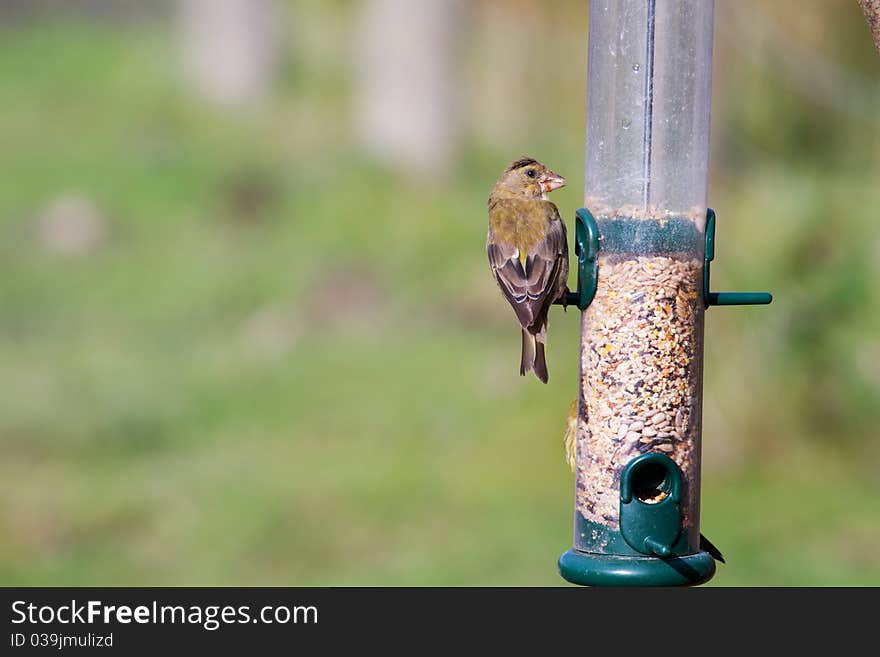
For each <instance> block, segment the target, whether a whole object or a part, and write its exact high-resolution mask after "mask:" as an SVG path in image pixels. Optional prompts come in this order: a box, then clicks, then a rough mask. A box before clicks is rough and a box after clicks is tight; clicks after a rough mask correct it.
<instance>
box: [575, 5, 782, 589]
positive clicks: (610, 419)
mask: <svg viewBox="0 0 880 657" xmlns="http://www.w3.org/2000/svg"><path fill="white" fill-rule="evenodd" d="M712 19H713V2H712V0H647V1H646V0H594V2H591V3H590V41H589V74H588V77H589V79H588V96H587V100H588V105H587V138H586V178H585V201H584V205H585V207H584V208H581V209H580V210H578V211H577V216H576V225H575V228H576V230H575V242H576V253H577V256H578V265H577V271H578V289H577V292H574V293H571V294H570V295H569V298H568V299H567V302H568V303H570V304H574V305H577V306H578V307H579V308H580V309H581V310H582V313H581V350H580V392H579V399H578V419H577V434H576V435H577V438H576V442H577V448H576V449H577V454H576V464H577V467H576V492H575V514H574V516H575V523H574V524H575V526H574V546H573V549H571V550H569V551H568V552H566V553H565V554H563V555H562V557H561V558H560V560H559V569H560V572H561V574H562V576H563V577H564V578H565V579H567V580H568V581H570V582H573V583H576V584H589V585H605V584H610V585H640V586H643V585H689V584H699V583H701V582H705V581H707V580H708V579H709V578H711V577H712V575H713V574H714V572H715V562H714V559H713V557H712V556H711V555H710V554H709V553H707V552H706V551H704V550H703V549H701V541H700V445H701V409H702V380H703V319H704V313H705V310H706V308H707V307H709V306H713V305H743V304H764V303H770V301H771V297H770V295H769V294H767V293H712V292H709V263H710V262H711V260H712V259H713V257H714V231H715V216H714V213H713V212H712V210H709V209H707V207H706V186H707V166H708V158H709V106H710V92H711V71H712Z"/></svg>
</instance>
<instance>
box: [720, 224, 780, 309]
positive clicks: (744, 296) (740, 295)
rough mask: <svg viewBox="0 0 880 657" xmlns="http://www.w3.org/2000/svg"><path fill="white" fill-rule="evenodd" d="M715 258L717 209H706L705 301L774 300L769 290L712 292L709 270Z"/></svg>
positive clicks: (750, 302)
mask: <svg viewBox="0 0 880 657" xmlns="http://www.w3.org/2000/svg"><path fill="white" fill-rule="evenodd" d="M714 259H715V211H714V210H713V209H712V208H709V209H708V210H707V211H706V259H705V260H704V262H703V303H704V304H705V305H706V307H707V308H708V307H709V306H751V305H765V304H768V303H770V302H771V301H773V295H772V294H770V293H769V292H710V291H709V290H710V289H711V288H710V287H709V270H710V264H709V263H711V262H712V260H714Z"/></svg>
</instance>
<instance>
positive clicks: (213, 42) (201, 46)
mask: <svg viewBox="0 0 880 657" xmlns="http://www.w3.org/2000/svg"><path fill="white" fill-rule="evenodd" d="M180 3H181V6H180V13H179V15H180V23H181V38H182V41H183V43H182V50H183V65H184V69H185V71H186V75H187V78H188V81H189V83H190V84H191V85H192V88H193V90H194V91H195V92H196V93H197V94H199V95H201V96H203V97H204V98H206V99H208V100H210V101H213V102H217V103H222V104H229V105H235V104H240V103H243V102H248V101H252V100H259V99H260V98H264V97H265V96H267V95H268V94H269V93H271V91H272V87H273V85H274V82H275V77H276V69H277V63H278V57H277V54H278V53H277V51H278V37H279V34H278V30H277V18H278V16H277V7H276V6H275V2H274V0H180Z"/></svg>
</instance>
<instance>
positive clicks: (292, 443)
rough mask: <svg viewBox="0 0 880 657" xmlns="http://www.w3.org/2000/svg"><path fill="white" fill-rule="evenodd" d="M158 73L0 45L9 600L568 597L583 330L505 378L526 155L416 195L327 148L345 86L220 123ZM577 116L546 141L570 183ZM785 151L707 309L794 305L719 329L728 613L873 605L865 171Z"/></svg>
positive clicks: (29, 37) (339, 146)
mask: <svg viewBox="0 0 880 657" xmlns="http://www.w3.org/2000/svg"><path fill="white" fill-rule="evenodd" d="M171 51H172V49H171V48H170V47H169V42H168V36H167V35H166V34H164V33H163V32H161V31H158V30H155V29H152V28H150V29H147V28H126V29H125V30H114V31H111V30H108V29H106V28H102V27H100V26H89V25H86V24H79V23H63V24H51V23H50V24H34V25H18V26H16V27H15V29H10V28H7V29H5V30H3V32H2V34H0V107H3V121H2V122H0V146H2V157H3V162H4V165H5V166H4V170H5V173H6V181H5V184H2V185H0V275H2V282H0V367H2V369H3V371H4V372H5V373H6V384H5V385H4V387H3V392H4V394H3V395H2V396H0V441H2V442H0V449H2V453H3V458H2V461H0V504H2V506H0V535H2V538H0V583H2V584H4V585H38V584H40V585H50V584H56V585H68V584H69V585H126V584H132V585H146V584H152V585H162V584H166V585H222V584H230V585H261V584H263V585H385V584H389V585H418V584H440V585H446V584H457V585H477V584H492V585H543V584H549V585H554V584H561V583H562V582H561V580H560V579H559V577H558V575H557V574H556V568H555V561H556V559H557V557H558V555H559V554H560V553H561V552H562V551H563V550H565V549H566V548H567V547H568V546H569V545H570V543H571V524H572V522H571V521H572V517H571V516H572V493H573V483H572V480H571V476H570V474H569V472H568V470H567V467H566V465H565V463H564V461H563V456H562V445H561V442H562V429H563V425H564V417H565V413H566V411H567V408H568V402H569V401H570V399H571V397H572V396H573V393H574V391H575V389H576V380H577V371H576V367H577V365H576V356H575V354H576V350H577V346H576V345H577V339H578V337H577V315H576V314H573V313H572V312H569V313H567V315H565V314H563V313H562V312H561V311H560V312H558V313H556V314H555V315H554V317H553V318H552V321H551V327H552V331H551V333H552V339H551V345H550V352H549V357H550V369H551V383H550V384H549V385H548V386H546V387H543V386H539V385H537V384H535V383H534V382H533V381H531V380H526V379H520V378H519V377H518V376H517V375H516V366H517V354H518V344H519V336H518V333H517V331H516V330H515V329H514V328H513V324H512V323H511V322H512V317H509V316H508V315H509V311H508V309H506V308H505V307H504V304H503V302H502V301H501V300H500V299H499V298H498V296H497V292H496V290H495V289H494V287H493V283H492V281H491V280H490V277H489V275H488V273H487V271H486V265H485V261H484V260H485V258H484V253H483V246H482V245H483V240H484V238H485V218H484V217H485V197H486V194H487V190H488V188H489V187H490V185H491V182H492V181H493V180H494V177H495V173H496V169H497V168H498V167H499V166H500V165H499V163H504V162H506V161H507V159H509V158H510V157H511V153H509V152H507V151H504V152H501V149H499V148H496V149H495V150H493V149H492V148H490V147H485V146H480V147H476V146H472V147H470V149H469V150H468V151H467V152H466V156H465V157H464V158H463V162H462V165H461V167H459V168H458V169H457V170H456V171H455V172H454V173H453V174H452V178H451V179H450V180H437V181H414V180H412V179H411V178H409V177H406V176H399V175H397V174H394V173H393V172H391V171H388V170H385V169H383V168H381V167H379V166H378V165H376V164H373V163H371V162H369V161H367V160H365V159H364V158H363V157H362V156H360V155H359V154H358V152H357V151H356V150H355V149H354V147H353V146H351V144H350V143H349V140H348V139H347V137H346V136H345V135H344V134H343V135H342V136H340V135H339V128H338V125H337V124H336V122H339V121H341V120H342V119H343V117H344V113H343V111H342V110H341V109H340V107H341V105H342V97H341V96H342V94H341V93H340V92H339V91H338V86H339V85H338V80H336V78H334V76H333V75H330V76H329V79H330V80H331V82H332V81H334V80H335V82H332V84H331V86H330V88H329V89H328V88H325V86H324V85H325V84H327V83H326V82H321V80H326V79H328V78H327V77H326V76H318V75H315V74H314V73H311V74H309V73H308V71H303V70H299V69H297V70H295V71H294V73H293V74H292V75H295V76H299V78H298V79H299V83H300V86H299V87H298V88H299V89H300V90H302V93H300V94H288V95H285V96H283V97H282V98H281V99H280V100H279V101H278V102H276V103H274V104H272V105H271V106H268V107H264V108H261V109H258V110H254V112H253V113H252V114H250V115H245V116H234V117H233V116H229V115H226V114H224V113H222V112H219V111H217V110H213V109H211V108H209V107H205V106H202V105H200V104H198V103H196V102H194V101H191V100H187V99H186V98H185V97H183V96H181V95H180V94H179V93H178V91H177V84H176V80H175V79H174V76H173V74H172V73H171V71H172V70H173V68H174V66H173V62H172V61H171V59H170V58H171V55H169V52H171ZM309 75H311V76H312V77H309ZM756 84H757V83H756ZM750 93H752V94H755V95H758V96H761V97H764V96H767V95H768V94H771V93H772V92H770V91H768V90H767V89H766V88H764V87H761V86H760V85H759V84H757V86H756V87H755V88H753V89H752V90H751V92H750ZM748 100H749V99H748V98H747V99H745V100H744V101H743V102H748ZM766 102H767V103H768V104H769V106H771V107H775V105H773V102H772V99H771V100H769V101H766ZM316 108H320V110H318V109H316ZM579 111H580V110H579V108H578V106H575V107H574V108H573V109H572V110H571V113H570V114H566V115H565V117H564V121H567V123H564V124H563V125H556V126H555V127H554V130H555V131H556V132H554V133H552V134H550V135H549V136H546V137H544V138H542V139H538V140H535V141H534V142H533V143H535V144H536V145H538V146H540V147H542V148H543V149H544V151H545V152H547V156H546V159H547V161H550V162H553V163H554V167H555V168H557V169H558V170H560V171H565V172H567V171H570V172H572V173H571V174H569V175H570V176H571V177H572V178H573V179H576V178H577V174H576V173H575V172H578V171H582V164H581V163H580V158H581V155H582V154H581V152H580V146H579V144H580V142H581V139H582V130H583V127H582V118H581V119H578V112H579ZM768 111H770V110H768ZM729 116H732V117H733V118H732V119H731V123H732V124H733V128H730V129H733V130H736V129H737V127H743V126H745V128H748V124H747V121H751V120H753V119H752V118H748V119H743V118H741V117H740V115H737V114H736V113H735V112H734V111H731V113H730V115H729ZM579 120H580V121H581V124H579V123H578V121H579ZM738 121H740V122H746V123H737V122H738ZM293 125H296V126H300V127H302V126H306V127H307V128H314V130H310V129H301V130H298V131H293V130H292V128H291V126H293ZM844 129H845V128H841V130H844ZM870 130H871V131H872V132H871V134H872V135H874V138H875V139H876V134H877V126H876V125H872V126H871V128H870ZM306 133H307V135H308V136H305V137H304V136H303V135H304V134H306ZM560 133H561V134H568V135H574V136H575V137H576V139H575V142H576V143H575V146H574V147H572V144H571V143H566V142H565V140H563V139H560V138H559V136H558V135H559V134H560ZM744 134H746V135H747V137H748V130H747V129H745V130H744ZM794 138H796V137H793V139H794ZM780 139H783V137H780ZM758 141H760V135H755V142H758ZM875 143H876V142H875ZM741 147H742V148H744V149H747V148H748V144H742V145H741ZM776 148H779V149H780V152H779V153H773V154H771V157H769V158H767V159H766V160H765V164H764V165H763V166H761V165H758V166H756V167H754V168H753V169H751V170H747V171H743V170H738V169H735V168H733V167H727V168H725V167H721V168H720V169H719V170H718V171H716V172H715V177H714V178H713V183H712V191H713V201H712V202H713V203H714V204H715V207H716V209H717V210H718V211H719V242H718V257H717V260H716V267H714V268H713V278H714V281H715V285H716V287H718V288H719V289H721V288H724V289H747V288H748V289H763V288H765V287H769V288H770V289H772V290H773V291H774V293H775V294H776V300H775V301H774V305H773V306H771V307H770V308H759V309H732V310H731V309H719V310H715V311H712V312H711V313H709V315H710V316H709V319H708V328H707V355H706V363H707V368H706V402H705V416H706V417H705V431H704V435H705V446H704V451H705V458H704V481H703V530H704V532H705V533H706V534H707V535H708V536H710V537H711V538H712V540H713V541H714V542H715V543H716V544H717V545H719V547H721V549H722V550H723V551H724V553H725V555H726V557H727V560H728V565H726V566H721V567H720V568H719V571H718V574H717V576H716V578H715V579H714V580H713V584H716V585H748V584H757V585H864V584H874V585H876V584H880V554H878V552H877V550H876V548H875V546H876V545H877V543H878V540H880V504H878V503H877V501H878V495H880V482H878V479H877V477H876V469H877V466H878V465H880V459H878V458H877V456H876V450H875V449H874V448H875V446H876V438H877V435H878V432H877V430H876V426H877V425H876V423H877V420H878V411H877V408H878V387H880V386H878V378H880V375H878V371H877V362H878V360H877V358H878V356H880V354H878V353H877V351H876V343H875V342H872V340H873V339H875V337H876V335H877V334H878V333H877V332H876V329H877V326H878V321H880V310H878V308H880V304H878V292H877V289H876V280H877V274H878V266H877V260H878V254H880V243H878V242H877V240H876V238H873V241H871V239H866V236H870V235H872V232H871V231H872V227H873V222H872V217H871V213H870V212H869V211H859V208H862V209H864V208H867V209H870V208H874V207H876V205H877V201H878V193H880V192H878V189H877V186H876V184H875V182H871V181H876V176H877V172H878V167H877V164H876V162H875V163H874V164H873V165H872V166H871V167H869V168H866V169H864V170H861V171H859V172H855V173H854V170H853V168H852V167H849V168H847V167H846V166H845V163H844V165H842V166H841V169H840V171H839V172H835V171H833V170H831V171H828V170H824V171H823V170H821V169H820V168H818V167H814V168H812V169H811V168H810V166H809V165H803V164H801V165H800V166H796V165H795V164H794V163H788V164H787V163H786V162H785V161H784V157H785V156H786V155H785V154H786V152H787V151H785V150H784V147H783V146H776ZM519 149H520V147H519V146H517V147H516V152H515V153H513V154H512V155H518V154H519ZM749 157H750V158H753V156H751V155H750V156H749ZM793 157H794V156H793ZM799 157H801V156H799ZM542 158H543V156H542ZM721 159H722V160H723V157H722V158H721ZM557 162H558V163H559V164H558V165H557V164H556V163H557ZM65 194H79V195H82V196H84V197H86V198H88V199H90V200H91V201H92V202H93V203H94V204H95V206H96V207H97V208H99V209H100V212H101V213H102V215H103V216H104V217H105V221H106V232H107V234H106V237H105V238H104V239H103V241H101V242H100V243H99V244H98V245H97V246H96V247H95V248H93V249H91V250H89V251H88V252H87V253H84V254H79V255H64V254H59V253H58V252H56V251H53V250H52V249H50V248H47V246H46V243H45V238H44V236H42V234H41V225H42V224H41V223H40V217H41V215H42V213H44V212H45V208H46V206H47V205H48V204H49V203H50V202H52V201H53V200H55V199H57V198H58V197H59V196H63V195H65ZM579 194H580V192H579V190H578V189H577V185H572V188H569V189H566V190H562V192H560V195H559V198H558V199H557V202H558V203H559V205H560V207H561V208H565V209H566V210H564V211H565V212H568V210H570V209H573V208H574V207H576V206H577V205H578V200H579V199H578V196H579ZM568 214H570V212H568ZM829 221H830V227H829ZM767 222H772V226H771V227H770V229H768V230H763V228H764V227H765V226H767ZM870 349H874V351H873V352H870V351H867V350H870ZM869 354H872V355H870V356H869ZM865 358H868V363H867V365H866V364H865V361H864V359H865ZM872 377H873V378H872Z"/></svg>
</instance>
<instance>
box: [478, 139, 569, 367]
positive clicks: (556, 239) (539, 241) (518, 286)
mask: <svg viewBox="0 0 880 657" xmlns="http://www.w3.org/2000/svg"><path fill="white" fill-rule="evenodd" d="M564 185H565V178H563V177H562V176H560V175H559V174H557V173H555V172H554V171H552V170H551V169H549V168H547V167H546V166H544V165H543V164H541V163H540V162H538V161H537V160H536V159H534V158H532V157H521V158H519V159H517V160H514V161H513V162H511V163H510V164H509V165H508V166H507V168H505V169H504V171H503V172H502V174H501V176H500V177H499V178H498V180H497V181H496V182H495V185H494V187H493V188H492V192H491V194H490V195H489V202H488V209H489V233H488V236H487V238H486V250H487V252H488V256H489V265H490V267H491V269H492V273H493V274H494V276H495V280H496V281H497V283H498V286H499V287H500V288H501V292H502V293H503V294H504V296H505V297H506V298H507V301H508V302H509V303H510V305H511V306H512V307H513V311H514V313H515V314H516V317H517V319H518V320H519V323H520V326H521V329H522V354H521V358H520V367H519V373H520V374H521V375H523V376H525V374H526V372H529V371H533V372H534V373H535V376H536V377H537V378H538V379H539V380H540V381H541V382H542V383H547V381H548V379H549V376H548V373H547V357H546V353H545V345H546V344H547V313H548V311H549V310H550V306H551V305H553V303H554V302H555V301H556V300H557V299H560V298H561V299H562V301H563V303H564V301H565V295H566V294H567V293H568V285H567V282H568V238H567V235H566V231H565V222H564V221H563V220H562V218H561V217H560V216H559V209H558V208H557V207H556V205H554V204H553V202H552V201H550V200H549V198H548V196H547V194H548V193H549V192H552V191H553V190H555V189H559V188H560V187H563V186H564Z"/></svg>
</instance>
